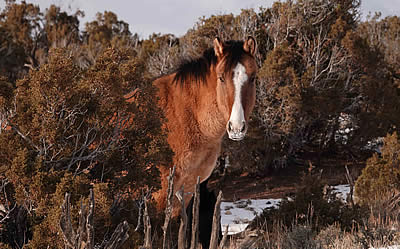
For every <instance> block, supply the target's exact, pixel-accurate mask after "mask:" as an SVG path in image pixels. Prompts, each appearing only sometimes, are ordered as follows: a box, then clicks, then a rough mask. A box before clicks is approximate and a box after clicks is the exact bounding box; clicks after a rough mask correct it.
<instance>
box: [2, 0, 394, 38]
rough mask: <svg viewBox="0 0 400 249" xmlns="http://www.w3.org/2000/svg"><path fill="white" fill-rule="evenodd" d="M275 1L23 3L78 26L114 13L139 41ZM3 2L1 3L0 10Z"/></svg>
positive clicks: (380, 7) (370, 8)
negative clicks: (74, 18)
mask: <svg viewBox="0 0 400 249" xmlns="http://www.w3.org/2000/svg"><path fill="white" fill-rule="evenodd" d="M275 1H276V0H168V1H167V0H64V1H63V0H26V2H29V3H34V4H36V5H39V6H40V9H41V10H42V11H44V10H45V9H46V8H48V7H49V6H50V5H51V4H55V5H57V6H60V7H61V9H62V10H64V11H67V12H69V13H74V12H75V11H76V10H77V9H80V10H83V11H84V12H85V17H84V18H83V19H82V20H81V23H82V24H83V23H85V22H88V21H92V20H94V19H95V15H96V13H97V12H104V11H105V10H108V11H112V12H114V13H115V14H116V15H117V16H118V18H119V20H123V21H125V22H127V23H128V24H129V28H130V31H131V32H132V33H137V34H139V36H140V37H141V38H147V37H148V36H149V35H150V34H152V33H161V34H168V33H170V34H174V35H176V36H178V37H179V36H182V35H184V34H185V33H186V31H187V30H188V29H190V28H192V27H193V26H194V24H195V23H196V22H197V21H198V20H199V18H200V17H202V16H205V17H209V16H211V15H219V14H230V13H233V14H239V13H240V10H241V9H248V8H254V9H255V10H258V9H259V7H261V6H262V7H266V8H267V7H270V6H271V5H272V3H273V2H275ZM17 2H20V1H17ZM4 6H5V1H4V0H0V9H3V8H4ZM361 11H362V13H363V14H364V16H366V15H367V14H368V13H369V12H371V13H375V12H377V11H379V12H381V13H382V15H383V16H387V15H397V16H400V0H362V3H361Z"/></svg>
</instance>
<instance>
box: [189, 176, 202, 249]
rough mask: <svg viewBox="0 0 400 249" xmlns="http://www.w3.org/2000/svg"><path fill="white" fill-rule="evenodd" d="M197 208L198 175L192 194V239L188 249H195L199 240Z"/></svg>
mask: <svg viewBox="0 0 400 249" xmlns="http://www.w3.org/2000/svg"><path fill="white" fill-rule="evenodd" d="M199 208H200V177H199V176H198V177H197V183H196V187H195V191H194V196H193V215H192V217H193V221H192V241H191V244H190V249H196V247H197V243H198V241H199V233H198V228H199Z"/></svg>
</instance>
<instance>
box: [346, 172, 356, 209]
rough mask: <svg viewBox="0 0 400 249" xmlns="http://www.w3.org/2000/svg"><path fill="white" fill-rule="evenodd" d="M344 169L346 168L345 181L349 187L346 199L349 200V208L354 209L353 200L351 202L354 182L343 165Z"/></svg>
mask: <svg viewBox="0 0 400 249" xmlns="http://www.w3.org/2000/svg"><path fill="white" fill-rule="evenodd" d="M345 168H346V179H347V182H348V183H349V185H350V193H349V195H348V197H347V198H348V199H349V200H350V204H351V206H352V207H354V200H353V191H354V180H353V177H351V175H350V172H349V168H347V165H345Z"/></svg>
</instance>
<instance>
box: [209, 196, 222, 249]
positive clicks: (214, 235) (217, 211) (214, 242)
mask: <svg viewBox="0 0 400 249" xmlns="http://www.w3.org/2000/svg"><path fill="white" fill-rule="evenodd" d="M221 200H222V191H219V194H218V197H217V202H216V203H215V208H214V216H213V224H212V230H211V239H210V249H217V246H218V235H219V231H220V230H219V229H220V227H221V224H220V223H221V222H220V221H221Z"/></svg>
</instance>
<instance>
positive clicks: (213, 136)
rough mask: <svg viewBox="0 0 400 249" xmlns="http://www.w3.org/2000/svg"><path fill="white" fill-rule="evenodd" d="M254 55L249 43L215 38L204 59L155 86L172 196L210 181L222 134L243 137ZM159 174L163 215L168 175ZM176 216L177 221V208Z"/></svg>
mask: <svg viewBox="0 0 400 249" xmlns="http://www.w3.org/2000/svg"><path fill="white" fill-rule="evenodd" d="M255 51H256V41H255V39H254V38H253V37H248V39H247V40H246V41H244V42H243V41H227V42H222V41H221V40H220V39H219V38H216V39H215V40H214V47H213V48H210V49H208V50H206V51H205V52H204V53H203V56H202V57H200V58H198V59H195V60H191V61H186V62H184V63H182V65H181V66H180V67H179V68H178V69H177V71H176V72H174V73H172V74H169V75H165V76H163V77H161V78H158V79H157V80H155V81H154V85H155V86H156V87H157V88H158V97H159V105H160V107H161V109H162V110H163V111H164V114H165V116H166V118H167V122H166V124H165V125H166V128H167V130H168V143H169V145H170V147H171V149H172V151H173V152H174V157H173V165H175V166H176V171H175V179H174V189H175V191H177V190H179V189H181V187H182V186H184V190H185V192H191V193H193V191H194V186H195V184H196V179H197V177H198V176H200V181H201V182H203V181H205V180H206V179H207V178H208V177H209V176H210V175H211V173H212V171H213V169H214V167H215V164H216V160H217V157H218V155H219V153H220V150H221V142H222V138H223V136H224V134H225V131H227V133H228V136H229V138H230V139H232V140H236V141H238V140H242V139H243V138H244V137H245V135H246V132H247V128H248V125H247V124H248V119H249V115H250V113H251V111H252V110H253V107H254V103H255V94H256V88H255V82H254V81H255V76H256V72H257V64H256V61H255V58H254V55H255ZM160 171H161V177H162V178H161V179H162V182H161V185H162V188H161V189H160V190H159V191H158V192H157V193H155V194H154V197H155V200H156V202H157V205H158V208H159V209H163V208H165V204H166V193H167V191H166V188H167V181H166V179H167V176H168V173H169V171H168V170H167V169H166V168H162V167H160ZM189 199H190V198H189ZM187 203H188V202H186V204H187ZM175 205H176V204H175ZM174 210H175V212H174V216H176V215H178V214H179V208H175V209H174Z"/></svg>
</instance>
